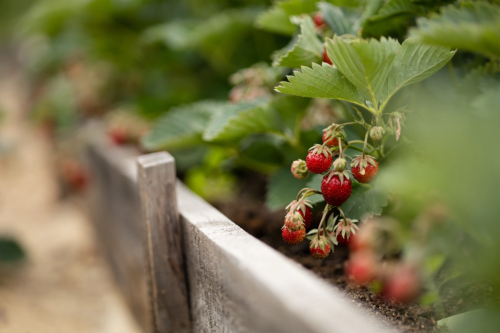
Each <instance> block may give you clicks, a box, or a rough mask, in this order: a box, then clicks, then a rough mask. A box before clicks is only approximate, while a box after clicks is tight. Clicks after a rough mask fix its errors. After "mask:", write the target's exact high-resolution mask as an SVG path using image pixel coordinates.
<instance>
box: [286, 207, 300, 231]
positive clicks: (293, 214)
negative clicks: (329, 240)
mask: <svg viewBox="0 0 500 333" xmlns="http://www.w3.org/2000/svg"><path fill="white" fill-rule="evenodd" d="M303 226H304V218H303V217H302V215H301V214H300V212H297V211H290V212H288V214H286V216H285V227H287V228H289V229H290V230H298V229H300V228H301V227H303Z"/></svg>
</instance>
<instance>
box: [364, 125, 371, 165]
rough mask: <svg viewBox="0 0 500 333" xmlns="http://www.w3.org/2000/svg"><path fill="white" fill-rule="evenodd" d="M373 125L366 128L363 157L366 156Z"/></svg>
mask: <svg viewBox="0 0 500 333" xmlns="http://www.w3.org/2000/svg"><path fill="white" fill-rule="evenodd" d="M370 130H371V127H370V128H368V129H367V130H366V134H365V142H364V145H363V158H365V151H366V145H367V144H368V133H370Z"/></svg>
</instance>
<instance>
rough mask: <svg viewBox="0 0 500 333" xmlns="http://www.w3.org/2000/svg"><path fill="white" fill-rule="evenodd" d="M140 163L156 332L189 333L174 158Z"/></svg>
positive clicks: (151, 157)
mask: <svg viewBox="0 0 500 333" xmlns="http://www.w3.org/2000/svg"><path fill="white" fill-rule="evenodd" d="M137 163H138V167H139V169H138V184H139V192H140V197H141V210H142V221H143V227H144V230H145V233H146V237H145V239H146V247H147V250H146V251H147V262H148V264H147V266H148V268H149V284H150V298H151V299H150V302H151V309H152V310H153V313H152V315H153V325H154V332H161V333H167V332H172V333H174V332H176V333H183V332H186V333H187V332H190V331H191V322H190V318H189V300H188V292H187V279H186V275H185V265H184V258H183V249H182V229H181V224H180V218H179V213H178V209H177V195H176V173H175V162H174V158H173V157H172V156H171V155H169V154H167V153H165V152H161V153H154V154H148V155H144V156H141V157H139V158H138V162H137Z"/></svg>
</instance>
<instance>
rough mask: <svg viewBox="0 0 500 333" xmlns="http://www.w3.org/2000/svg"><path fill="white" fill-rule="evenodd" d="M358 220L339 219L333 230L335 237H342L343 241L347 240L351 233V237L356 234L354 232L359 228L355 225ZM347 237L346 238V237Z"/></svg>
mask: <svg viewBox="0 0 500 333" xmlns="http://www.w3.org/2000/svg"><path fill="white" fill-rule="evenodd" d="M356 222H358V220H352V219H349V218H348V219H345V220H344V219H340V220H339V222H338V223H337V225H336V226H335V227H334V228H333V230H334V231H335V235H336V236H337V237H338V236H339V235H342V238H343V239H345V240H349V237H350V236H351V233H352V234H353V235H355V234H356V230H359V227H358V226H357V225H356V224H355V223H356ZM346 236H347V237H346Z"/></svg>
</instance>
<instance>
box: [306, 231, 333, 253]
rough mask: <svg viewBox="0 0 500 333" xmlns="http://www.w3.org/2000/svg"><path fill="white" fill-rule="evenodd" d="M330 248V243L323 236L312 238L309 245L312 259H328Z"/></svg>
mask: <svg viewBox="0 0 500 333" xmlns="http://www.w3.org/2000/svg"><path fill="white" fill-rule="evenodd" d="M331 249H332V247H331V246H330V242H328V240H327V239H326V237H325V236H323V235H320V236H319V237H314V239H313V240H312V241H311V244H309V251H311V254H312V256H313V257H314V258H317V259H324V258H326V257H328V255H329V254H330V251H331Z"/></svg>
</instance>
